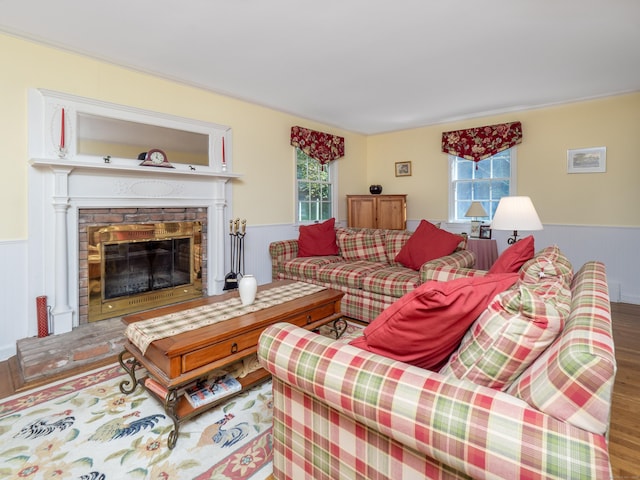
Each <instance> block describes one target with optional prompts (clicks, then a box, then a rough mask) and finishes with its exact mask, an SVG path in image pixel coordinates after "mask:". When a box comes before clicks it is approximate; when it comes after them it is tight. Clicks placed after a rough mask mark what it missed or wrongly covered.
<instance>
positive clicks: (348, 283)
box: [317, 260, 382, 288]
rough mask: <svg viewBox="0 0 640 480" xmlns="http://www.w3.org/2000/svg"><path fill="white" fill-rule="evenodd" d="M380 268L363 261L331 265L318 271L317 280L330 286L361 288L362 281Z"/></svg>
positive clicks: (375, 264)
mask: <svg viewBox="0 0 640 480" xmlns="http://www.w3.org/2000/svg"><path fill="white" fill-rule="evenodd" d="M381 266H382V265H381V264H380V263H377V262H367V261H364V260H359V261H351V262H337V263H332V264H328V265H324V266H321V267H320V268H319V269H318V275H317V280H318V281H320V282H322V283H327V284H330V285H341V286H343V287H351V288H362V279H363V278H364V277H365V276H366V275H369V274H370V273H372V272H375V271H376V270H378V269H380V267H381Z"/></svg>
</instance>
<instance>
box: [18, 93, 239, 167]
mask: <svg viewBox="0 0 640 480" xmlns="http://www.w3.org/2000/svg"><path fill="white" fill-rule="evenodd" d="M231 140H232V137H231V128H229V127H227V126H224V125H219V124H215V123H210V122H203V121H199V120H194V119H189V118H183V117H178V116H174V115H169V114H165V113H159V112H152V111H148V110H143V109H138V108H135V107H129V106H124V105H118V104H113V103H108V102H103V101H100V100H93V99H87V98H84V97H78V96H74V95H69V94H66V93H61V92H54V91H50V90H44V89H32V90H30V91H29V156H30V159H31V162H32V163H33V164H42V163H43V161H44V162H45V163H48V164H55V163H56V162H58V161H59V162H60V163H61V164H65V165H69V164H73V163H74V162H78V164H79V165H80V164H82V165H85V166H87V165H91V164H96V165H97V164H101V166H104V164H105V163H107V164H110V165H112V166H114V167H121V168H126V169H127V170H129V169H131V168H137V167H138V166H139V165H140V163H141V160H140V156H141V154H142V155H143V154H144V153H145V152H147V151H149V150H151V149H160V150H162V151H164V152H165V153H166V155H167V158H168V161H169V162H170V163H171V165H172V166H173V167H174V168H175V169H176V170H184V171H194V172H195V171H196V170H197V171H198V172H199V173H209V174H210V173H216V172H227V171H231V167H232V141H231ZM140 168H149V167H140ZM176 173H177V172H176Z"/></svg>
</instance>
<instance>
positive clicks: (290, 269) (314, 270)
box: [282, 256, 344, 280]
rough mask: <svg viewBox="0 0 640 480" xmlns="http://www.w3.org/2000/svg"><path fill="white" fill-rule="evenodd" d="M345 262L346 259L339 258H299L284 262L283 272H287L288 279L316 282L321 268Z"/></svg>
mask: <svg viewBox="0 0 640 480" xmlns="http://www.w3.org/2000/svg"><path fill="white" fill-rule="evenodd" d="M343 261H344V259H343V258H342V257H338V256H326V257H298V258H293V259H291V260H287V261H286V262H284V264H283V265H282V271H283V272H285V274H286V276H287V278H296V279H308V280H316V279H317V278H318V269H319V268H320V267H323V266H325V265H328V264H334V263H339V262H343Z"/></svg>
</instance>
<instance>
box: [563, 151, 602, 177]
mask: <svg viewBox="0 0 640 480" xmlns="http://www.w3.org/2000/svg"><path fill="white" fill-rule="evenodd" d="M606 171H607V147H596V148H578V149H576V150H567V172H568V173H601V172H606Z"/></svg>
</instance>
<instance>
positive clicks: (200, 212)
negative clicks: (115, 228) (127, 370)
mask: <svg viewBox="0 0 640 480" xmlns="http://www.w3.org/2000/svg"><path fill="white" fill-rule="evenodd" d="M207 219H208V215H207V209H206V208H194V207H182V208H92V209H80V210H79V212H78V237H79V238H78V246H79V252H78V258H79V261H78V266H79V275H78V277H79V288H78V291H79V325H78V327H76V328H74V329H73V330H72V331H71V332H67V333H63V334H60V335H51V336H48V337H44V338H37V337H31V338H25V339H21V340H18V342H17V360H18V366H19V368H20V375H21V376H22V378H23V379H24V380H25V381H26V382H28V381H32V380H36V379H38V378H41V377H44V376H48V375H55V374H57V373H61V372H64V371H66V370H69V369H72V368H75V367H80V366H85V365H89V364H91V363H95V362H97V361H101V360H104V359H106V358H110V357H115V356H117V355H118V354H119V353H120V352H121V351H122V345H123V343H124V336H123V332H124V327H123V325H122V322H121V317H114V318H112V319H107V320H102V321H98V322H92V323H88V322H87V309H88V301H87V299H88V261H87V244H88V242H87V227H89V226H92V225H118V224H134V223H137V224H141V223H142V224H143V223H155V222H184V221H200V222H202V237H203V239H202V244H203V246H204V248H203V252H202V254H203V255H202V256H203V259H204V261H203V265H202V277H203V278H202V280H203V285H206V284H207V282H206V279H207V262H206V258H207V251H206V245H207V241H206V239H207ZM203 294H206V289H205V291H204V292H203ZM70 347H71V348H70Z"/></svg>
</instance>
